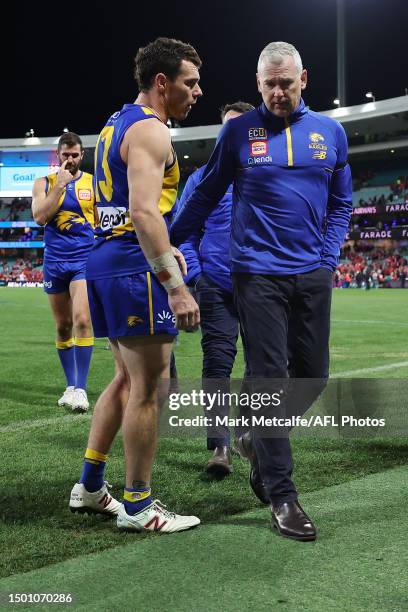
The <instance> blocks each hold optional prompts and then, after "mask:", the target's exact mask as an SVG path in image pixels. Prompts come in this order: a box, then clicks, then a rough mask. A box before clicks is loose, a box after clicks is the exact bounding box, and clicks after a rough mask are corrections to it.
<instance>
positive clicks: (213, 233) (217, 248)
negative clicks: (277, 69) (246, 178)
mask: <svg viewBox="0 0 408 612" xmlns="http://www.w3.org/2000/svg"><path fill="white" fill-rule="evenodd" d="M251 110H254V107H253V106H252V104H248V103H247V102H241V101H239V102H234V103H232V104H226V105H225V106H224V107H223V108H222V110H221V121H222V123H226V122H227V121H229V120H230V119H234V118H235V117H239V116H240V115H242V114H243V113H246V112H248V111H251ZM204 171H205V166H202V167H201V168H198V169H197V170H196V171H195V172H193V174H191V175H190V176H189V178H188V180H187V182H186V185H185V187H184V190H183V193H182V195H181V197H180V201H179V204H178V210H181V209H182V208H183V206H184V204H185V203H186V202H187V200H188V198H189V196H190V195H191V194H192V193H193V191H194V189H195V187H196V186H197V185H198V183H199V182H200V180H201V177H202V176H203V174H204ZM232 188H233V186H232V185H230V186H229V187H228V189H227V191H226V193H225V195H224V196H223V198H222V199H221V200H220V202H219V204H218V206H217V207H216V208H215V209H214V211H213V212H212V213H211V214H210V216H209V217H208V219H207V220H206V222H205V224H204V226H203V227H202V228H194V234H192V235H191V236H190V237H189V239H188V240H187V241H186V242H184V243H183V244H182V245H180V250H181V252H182V253H183V255H184V257H185V259H186V262H187V270H188V274H187V278H186V282H187V284H189V285H190V286H193V287H194V288H195V291H196V295H197V300H198V304H199V306H200V325H201V333H202V338H201V346H202V349H203V370H202V376H203V389H204V391H206V392H208V393H211V392H214V391H215V388H214V389H213V388H212V385H211V380H210V379H216V381H214V384H215V387H216V388H217V390H218V389H220V387H221V386H222V391H223V392H228V391H229V378H230V376H231V372H232V368H233V366H234V361H235V356H236V354H237V340H238V328H239V320H238V311H237V308H236V306H235V304H234V299H233V295H232V280H231V265H230V240H229V237H230V234H231V214H232ZM224 383H225V384H224ZM228 412H229V411H228V406H227V405H223V406H214V407H213V409H212V410H211V417H212V418H213V420H215V416H216V415H219V416H220V417H223V416H226V415H227V414H228ZM206 414H209V413H206ZM230 446H231V440H230V433H229V430H228V428H227V427H225V428H222V427H217V428H209V430H208V431H207V448H208V450H211V451H213V454H212V456H211V458H210V459H209V461H208V463H207V466H206V471H207V472H208V473H210V474H214V475H215V476H217V477H224V476H226V475H227V474H230V473H231V472H232V464H231V453H230Z"/></svg>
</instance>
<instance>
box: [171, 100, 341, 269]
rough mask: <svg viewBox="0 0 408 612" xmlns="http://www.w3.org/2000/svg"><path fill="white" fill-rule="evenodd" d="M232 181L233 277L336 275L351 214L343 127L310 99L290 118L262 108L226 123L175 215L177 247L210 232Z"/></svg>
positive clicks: (173, 240)
mask: <svg viewBox="0 0 408 612" xmlns="http://www.w3.org/2000/svg"><path fill="white" fill-rule="evenodd" d="M232 182H233V183H234V189H233V206H232V227H231V269H232V271H233V272H249V273H253V274H275V275H288V274H300V273H303V272H309V271H311V270H314V269H316V268H318V267H319V266H323V267H326V268H328V269H329V270H334V269H335V267H336V265H337V262H338V256H339V252H340V247H341V245H342V242H343V240H344V237H345V234H346V231H347V228H348V225H349V221H350V216H351V210H352V186H351V173H350V168H349V166H348V163H347V138H346V135H345V132H344V130H343V128H342V126H341V125H340V124H339V123H338V122H337V121H334V120H333V119H331V118H329V117H326V116H325V115H321V114H318V113H315V112H313V111H310V110H309V109H307V108H306V107H305V104H304V102H303V100H301V102H300V104H299V106H298V108H297V109H296V110H295V111H294V113H292V115H290V117H289V118H288V119H282V118H279V117H276V116H275V115H273V114H272V113H270V112H269V111H268V109H267V108H266V106H265V105H264V104H261V106H259V107H258V108H257V109H255V110H254V111H250V112H248V113H245V114H243V115H241V116H240V117H237V118H236V119H231V120H230V121H227V123H226V124H225V125H224V127H223V128H222V130H221V132H220V135H219V138H218V141H217V144H216V146H215V149H214V151H213V153H212V155H211V158H210V160H209V161H208V163H207V165H206V167H205V171H204V173H203V177H202V180H201V182H200V183H199V184H198V185H197V187H196V189H195V190H194V192H193V193H192V194H191V196H190V197H189V199H188V201H187V202H186V204H185V206H184V207H183V208H182V209H181V210H180V212H179V214H177V215H176V216H175V219H174V222H173V226H172V230H171V237H172V242H173V244H176V245H177V244H180V243H181V242H182V241H183V240H185V239H186V238H188V237H189V236H191V235H192V234H194V232H195V231H196V228H200V227H202V226H203V223H204V220H205V219H206V218H207V217H208V216H209V214H210V213H211V211H212V210H213V209H214V208H215V206H216V205H217V203H218V202H219V201H220V199H221V198H222V197H223V195H224V193H225V192H226V191H227V189H228V186H229V185H230V184H231V183H232ZM225 240H228V236H227V235H225Z"/></svg>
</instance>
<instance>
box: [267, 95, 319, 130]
mask: <svg viewBox="0 0 408 612" xmlns="http://www.w3.org/2000/svg"><path fill="white" fill-rule="evenodd" d="M258 110H259V112H260V113H261V115H262V116H263V117H264V118H265V119H266V121H267V122H268V123H269V124H271V125H272V126H273V127H275V128H283V127H285V125H286V124H287V123H289V124H292V123H296V121H299V120H300V119H301V118H302V117H304V116H305V115H306V114H307V112H308V108H307V106H306V105H305V102H304V100H303V98H300V102H299V106H298V107H297V108H296V109H295V110H294V111H293V113H292V114H291V115H289V117H288V118H287V122H286V118H285V117H277V116H276V115H274V114H273V113H271V112H270V111H269V110H268V109H267V108H266V106H265V103H264V102H262V104H261V105H260V106H258Z"/></svg>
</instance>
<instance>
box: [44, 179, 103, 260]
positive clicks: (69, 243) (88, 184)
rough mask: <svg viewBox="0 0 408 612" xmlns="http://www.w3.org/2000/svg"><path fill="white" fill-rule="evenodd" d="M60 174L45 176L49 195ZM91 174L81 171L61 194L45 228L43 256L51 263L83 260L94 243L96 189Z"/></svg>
mask: <svg viewBox="0 0 408 612" xmlns="http://www.w3.org/2000/svg"><path fill="white" fill-rule="evenodd" d="M57 176H58V175H57V174H49V175H48V176H46V177H45V181H46V186H45V191H46V193H47V194H48V193H49V192H50V190H51V189H52V188H53V187H55V184H56V182H57ZM92 181H93V177H92V174H88V173H87V172H81V174H80V176H79V177H78V178H77V179H74V180H72V181H71V182H70V183H68V185H67V186H66V188H65V189H64V191H63V192H62V194H61V197H60V199H59V202H58V204H59V209H58V212H57V213H56V214H55V216H54V217H53V218H52V219H51V220H50V221H49V222H48V223H47V224H46V226H45V229H44V242H45V251H44V257H45V259H46V261H48V262H61V261H81V260H83V259H86V258H87V257H88V254H89V251H90V250H91V249H92V246H93V243H94V224H95V223H94V204H95V198H94V189H93V183H92Z"/></svg>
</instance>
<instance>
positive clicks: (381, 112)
mask: <svg viewBox="0 0 408 612" xmlns="http://www.w3.org/2000/svg"><path fill="white" fill-rule="evenodd" d="M406 112H408V95H407V96H399V97H398V98H389V99H388V100H378V101H377V100H376V101H375V102H367V103H365V104H358V105H356V106H344V107H339V108H334V109H332V110H327V111H321V114H322V115H327V117H331V118H332V119H336V121H340V123H348V122H350V121H361V119H363V118H364V119H375V118H377V117H384V116H387V115H394V114H399V113H406Z"/></svg>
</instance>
